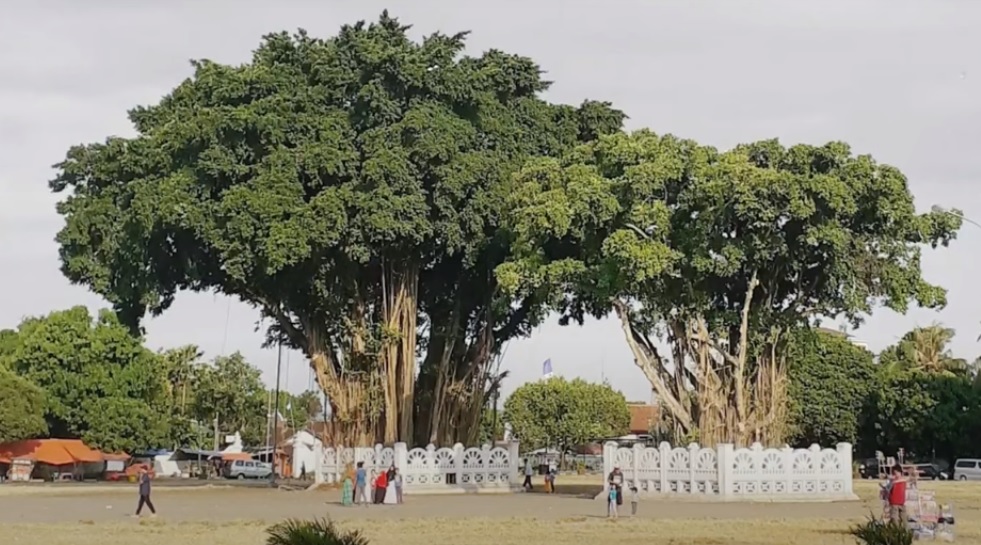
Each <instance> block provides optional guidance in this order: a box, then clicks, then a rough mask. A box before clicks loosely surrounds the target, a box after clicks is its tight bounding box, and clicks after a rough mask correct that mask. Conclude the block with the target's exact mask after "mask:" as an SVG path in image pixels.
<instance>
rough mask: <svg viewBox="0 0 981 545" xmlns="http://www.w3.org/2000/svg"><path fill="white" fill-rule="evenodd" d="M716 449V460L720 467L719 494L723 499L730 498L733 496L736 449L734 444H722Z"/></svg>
mask: <svg viewBox="0 0 981 545" xmlns="http://www.w3.org/2000/svg"><path fill="white" fill-rule="evenodd" d="M715 448H716V451H717V452H716V458H715V459H716V462H717V463H718V466H719V494H720V495H721V496H722V497H723V498H729V497H731V496H732V484H733V483H732V468H733V464H734V463H735V451H736V449H735V447H733V445H732V443H720V444H718V445H716V447H715Z"/></svg>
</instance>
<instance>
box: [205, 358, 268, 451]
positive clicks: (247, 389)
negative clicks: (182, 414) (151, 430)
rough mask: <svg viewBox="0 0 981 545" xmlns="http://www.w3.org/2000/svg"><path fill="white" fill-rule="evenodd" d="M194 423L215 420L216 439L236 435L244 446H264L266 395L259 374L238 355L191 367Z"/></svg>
mask: <svg viewBox="0 0 981 545" xmlns="http://www.w3.org/2000/svg"><path fill="white" fill-rule="evenodd" d="M193 373H194V385H195V395H194V405H193V408H192V411H193V414H194V416H195V419H196V420H197V421H199V422H201V423H213V422H215V421H216V420H217V422H218V430H219V435H218V437H219V438H220V437H221V435H223V434H224V433H227V434H232V433H235V432H239V433H241V435H242V440H243V441H244V442H245V443H247V444H253V445H257V444H263V445H264V444H265V443H266V437H265V434H266V429H265V426H266V422H267V414H268V413H267V408H268V406H267V402H268V392H267V391H266V388H265V387H264V385H263V384H262V374H261V372H260V371H259V370H258V369H257V368H256V367H255V366H253V365H252V364H250V363H249V362H248V361H246V359H245V358H244V357H243V356H242V355H241V354H240V353H238V352H235V353H234V354H231V355H229V356H219V357H217V358H215V360H214V362H212V363H210V364H202V365H197V366H195V367H194V371H193Z"/></svg>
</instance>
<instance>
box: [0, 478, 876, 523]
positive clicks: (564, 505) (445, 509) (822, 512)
mask: <svg viewBox="0 0 981 545" xmlns="http://www.w3.org/2000/svg"><path fill="white" fill-rule="evenodd" d="M153 499H154V503H155V504H156V507H157V510H158V511H159V513H160V515H161V517H162V518H164V519H166V520H167V521H174V522H191V521H208V522H214V523H218V522H229V521H236V520H254V521H266V522H276V521H280V520H283V519H286V518H313V517H323V516H329V517H331V518H334V519H337V520H347V519H378V518H392V517H398V518H426V517H438V518H443V519H454V518H466V517H488V518H513V517H527V516H533V517H536V518H539V519H544V520H556V519H565V518H570V517H604V516H605V515H606V511H605V505H604V503H603V502H602V501H597V500H592V499H584V498H582V497H578V496H574V495H555V496H545V495H543V494H477V495H440V496H414V497H407V498H406V503H404V504H403V505H399V506H394V505H382V506H371V507H368V508H350V507H343V506H341V505H340V501H339V500H340V498H339V495H338V494H337V493H336V492H334V491H331V492H307V491H294V492H286V491H279V490H270V489H255V488H216V489H210V490H208V489H197V490H195V489H184V488H182V489H167V488H163V487H158V488H157V489H156V490H155V491H154V496H153ZM135 507H136V493H135V491H130V490H127V491H119V492H116V491H111V492H110V491H105V492H98V493H91V494H85V495H80V494H77V493H70V492H66V493H62V494H29V495H22V496H20V495H17V496H9V497H3V496H0V524H3V523H11V522H19V523H66V522H79V521H87V522H112V521H119V520H120V519H125V518H126V517H128V516H129V515H131V514H132V513H133V510H134V509H135ZM627 509H629V506H627ZM867 512H868V508H867V507H865V506H864V504H863V503H862V502H848V503H817V504H809V503H791V504H772V503H770V504H746V503H691V502H677V501H675V502H669V501H657V500H649V501H645V502H644V504H643V506H642V509H641V511H640V513H639V516H640V517H642V518H659V519H663V518H686V519H690V518H725V519H755V520H761V519H800V518H822V519H844V520H847V519H854V518H856V517H861V516H862V515H863V514H865V513H867Z"/></svg>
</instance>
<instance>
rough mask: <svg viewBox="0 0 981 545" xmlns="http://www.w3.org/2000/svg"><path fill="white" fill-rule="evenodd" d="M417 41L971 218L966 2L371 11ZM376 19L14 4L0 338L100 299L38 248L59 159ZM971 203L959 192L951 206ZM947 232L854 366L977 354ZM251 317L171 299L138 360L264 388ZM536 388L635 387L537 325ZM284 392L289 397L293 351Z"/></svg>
mask: <svg viewBox="0 0 981 545" xmlns="http://www.w3.org/2000/svg"><path fill="white" fill-rule="evenodd" d="M387 5H392V6H399V7H398V8H397V9H394V10H393V11H392V13H393V15H396V16H398V17H400V18H401V19H402V20H403V22H406V23H411V24H413V25H415V27H414V32H415V33H416V35H418V36H421V35H423V34H428V33H430V32H432V31H436V30H441V31H444V32H448V33H450V32H455V31H459V30H472V31H473V34H472V35H471V38H470V41H469V44H470V51H471V52H474V53H479V52H480V51H483V50H485V49H488V48H491V47H494V48H499V49H504V50H506V51H509V52H513V53H520V54H523V55H528V56H531V57H533V58H534V59H535V60H537V61H538V62H539V63H540V64H541V65H542V67H543V68H544V69H545V70H547V72H548V74H547V77H548V78H549V79H551V80H554V81H555V85H554V86H553V88H552V90H551V91H550V92H549V96H548V98H549V99H550V100H553V101H558V102H568V103H579V102H580V101H582V100H583V99H585V98H587V97H588V98H592V99H603V100H610V101H612V102H614V103H615V105H616V106H618V107H620V108H622V109H624V110H626V112H627V113H628V114H629V115H630V118H631V119H630V121H629V126H630V128H640V127H650V128H652V129H653V130H655V131H657V132H659V133H663V132H671V133H675V134H678V135H682V136H685V137H690V138H694V139H696V140H699V141H701V142H703V143H707V144H712V145H715V146H718V147H721V148H726V147H730V146H732V145H734V144H736V143H738V142H742V141H749V140H757V139H763V138H771V137H779V138H780V139H781V140H782V141H783V142H784V143H794V142H807V143H823V142H825V141H827V140H832V139H834V140H845V141H847V142H849V143H850V144H851V145H852V146H853V149H854V150H855V151H856V152H861V153H871V154H873V155H874V156H875V157H876V158H877V159H878V160H880V161H882V162H887V163H891V164H893V165H896V166H898V167H899V168H901V169H902V170H903V171H904V172H905V173H906V174H907V176H908V177H909V179H910V183H911V187H912V190H913V192H914V193H915V194H916V197H917V200H918V204H919V206H920V207H921V208H923V209H928V208H929V207H930V206H931V205H932V204H939V205H941V206H945V207H946V206H956V207H958V208H961V209H962V210H964V211H965V213H966V215H968V216H969V217H970V216H973V217H976V218H978V219H981V196H979V195H981V186H979V185H978V184H979V179H981V57H979V55H978V53H979V52H981V32H978V29H979V28H981V2H978V1H969V0H963V1H953V0H950V1H941V0H931V1H927V0H923V1H919V2H906V1H899V0H890V1H860V0H850V1H847V2H845V1H820V2H818V1H814V2H804V1H794V0H768V1H752V0H744V1H739V2H735V1H727V2H722V1H715V2H691V1H677V2H672V1H666V0H659V1H654V0H647V1H628V0H618V1H609V0H607V1H595V0H593V1H586V0H579V1H576V0H565V1H551V0H535V1H529V0H524V1H520V2H518V1H513V0H496V1H494V2H489V1H487V2H477V1H470V0H455V1H449V0H440V1H435V0H415V1H413V2H388V3H387ZM385 7H386V3H385V2H378V1H367V0H346V1H342V0H318V1H313V0H310V1H301V0H292V1H291V0H280V1H279V2H268V1H258V0H255V1H249V0H236V1H231V0H208V1H200V0H199V1H194V2H192V1H182V0H169V1H167V2H150V1H142V2H136V1H122V0H117V1H112V0H102V1H99V0H87V1H85V2H79V1H77V0H75V1H69V0H35V1H33V2H7V5H6V6H4V7H2V8H0V328H5V327H15V326H16V325H17V323H18V322H19V321H20V319H21V318H22V317H24V316H27V315H37V314H44V313H47V312H49V311H51V310H55V309H62V308H67V307H70V306H72V305H77V304H85V305H88V306H90V307H91V308H93V309H96V308H98V307H100V306H103V305H104V304H105V302H104V301H102V300H101V299H100V298H99V297H97V296H94V295H92V294H91V293H89V292H88V291H87V290H86V289H84V288H80V287H74V286H71V285H70V284H69V283H68V282H67V281H66V280H65V279H64V278H63V277H62V276H61V273H60V272H59V270H58V258H57V247H56V245H55V244H54V242H53V241H52V239H53V237H54V235H55V233H56V231H57V230H58V229H59V227H60V225H61V220H60V218H59V216H58V215H57V214H56V213H55V210H54V203H55V200H56V199H55V196H53V195H51V194H49V192H48V190H47V181H48V180H49V179H50V178H51V177H52V169H51V165H52V164H54V163H55V162H57V161H59V160H61V159H62V158H63V156H64V153H65V151H66V150H67V149H68V147H69V146H71V145H73V144H77V143H88V142H92V141H98V140H102V139H103V138H105V137H106V136H108V135H113V134H114V135H129V134H132V131H131V128H130V127H129V125H128V123H127V121H126V117H125V115H126V110H127V109H129V108H131V107H132V106H134V105H138V104H148V103H153V102H156V101H157V100H159V98H160V97H161V96H162V95H163V94H164V93H166V92H168V91H169V90H170V89H172V88H173V87H174V86H175V85H177V84H178V83H179V82H180V81H181V80H182V79H184V78H185V77H187V76H188V75H190V73H191V69H190V66H189V64H188V60H189V59H191V58H210V59H213V60H216V61H219V62H224V63H240V62H243V61H246V60H247V59H248V58H249V55H250V52H251V50H252V49H254V48H255V47H256V46H257V45H258V43H259V39H260V36H261V35H262V34H265V33H268V32H273V31H280V30H295V29H297V28H300V27H302V28H305V29H307V30H308V31H310V33H311V34H314V35H320V36H328V35H331V34H334V33H335V32H336V30H337V29H338V27H339V26H340V25H341V24H344V23H351V22H355V21H357V20H359V19H376V18H377V16H378V15H379V14H380V12H381V10H382V9H384V8H385ZM972 187H973V189H972ZM979 244H981V228H979V227H976V226H973V225H970V224H965V226H964V229H963V230H962V232H961V236H960V239H959V240H958V241H957V242H956V243H955V246H953V247H952V248H951V249H948V250H942V251H936V252H930V253H929V254H928V255H927V256H926V258H925V264H924V268H925V272H926V275H927V277H928V279H929V280H931V281H933V282H937V283H940V284H941V285H943V286H945V287H947V288H948V289H949V290H950V304H949V306H948V307H947V308H946V309H945V310H944V311H942V312H940V313H935V312H928V311H915V312H911V313H910V314H908V315H907V316H897V315H895V314H892V313H890V312H888V311H879V312H876V313H875V315H874V316H872V317H871V318H870V319H869V321H868V324H867V325H866V326H864V327H863V328H862V329H861V330H860V331H858V332H857V336H858V337H859V338H861V339H863V340H865V341H867V342H868V343H869V344H870V346H871V347H872V348H873V349H874V350H878V349H881V348H882V347H884V346H886V345H888V344H891V343H893V342H894V341H895V340H896V338H897V337H898V336H901V335H902V334H903V333H904V332H905V331H907V330H908V329H910V328H912V327H914V326H916V325H928V324H930V323H932V322H934V321H940V322H943V323H944V324H945V325H947V326H950V327H954V328H956V329H957V330H958V332H959V336H958V338H957V339H956V341H955V343H954V348H955V350H956V351H957V352H958V353H960V355H962V356H964V357H968V358H973V357H975V356H976V355H978V354H981V346H979V345H978V344H977V343H976V342H975V339H976V338H977V336H978V334H979V333H981V325H979V320H981V295H979V290H978V287H977V280H976V278H977V275H978V272H977V254H978V251H977V250H978V247H979ZM257 317H258V316H257V313H256V312H255V311H253V310H251V309H250V308H248V307H246V306H244V305H242V304H240V303H238V302H231V301H229V300H227V299H223V298H220V297H214V296H212V295H207V294H197V295H195V294H184V295H182V296H180V297H179V298H178V299H177V302H176V303H175V305H174V306H173V308H172V309H171V310H170V311H169V312H168V313H167V314H165V315H164V316H163V317H161V318H159V319H155V320H151V321H149V322H148V323H147V328H148V336H149V339H148V340H149V344H150V345H151V346H152V347H154V348H157V347H161V346H176V345H180V344H187V343H194V344H198V345H199V346H201V347H202V348H203V349H204V350H205V351H206V353H207V354H208V355H209V356H214V355H218V354H221V353H229V352H232V351H235V350H239V351H241V352H243V353H244V354H246V356H247V357H248V358H249V359H251V360H252V361H253V362H255V363H256V364H257V365H259V366H260V367H261V368H262V370H263V372H264V376H265V378H266V379H267V380H268V381H271V380H272V378H273V376H274V372H275V361H276V355H275V353H274V352H273V351H269V350H262V349H261V346H260V344H261V335H260V334H259V333H256V332H255V331H254V330H255V321H256V319H257ZM546 358H551V359H552V362H553V367H554V370H555V372H556V373H557V374H562V375H565V376H567V377H573V376H580V377H583V378H586V379H589V380H599V379H600V378H601V376H604V375H605V377H606V378H607V379H608V380H610V381H611V382H612V384H613V385H614V386H615V387H617V388H619V389H621V390H622V391H623V392H624V393H626V394H627V396H628V398H631V399H647V398H649V397H650V395H649V386H648V385H647V382H646V381H645V379H644V377H643V375H642V374H641V373H640V371H639V370H637V368H636V367H634V364H633V360H632V358H631V356H630V352H629V350H628V349H627V348H626V346H625V343H624V341H623V338H622V334H621V332H620V330H619V328H618V326H617V324H615V323H613V322H610V321H602V322H591V323H589V324H587V325H586V326H584V327H583V328H579V327H575V326H570V327H565V328H563V327H560V326H558V325H557V324H555V323H549V324H548V325H545V326H543V327H542V328H540V330H539V331H537V332H536V333H535V334H534V335H533V336H532V337H531V338H530V339H526V340H522V341H516V342H512V343H511V344H510V345H509V346H508V348H507V353H506V357H505V359H504V364H503V366H504V367H505V368H506V369H508V370H510V371H511V378H510V379H509V382H508V383H507V385H506V391H511V390H513V389H514V388H515V387H517V386H518V385H520V384H521V383H522V382H524V381H527V380H532V379H535V378H537V377H538V376H539V375H540V373H541V364H542V361H543V360H545V359H546ZM287 383H288V385H289V387H290V388H291V389H294V390H301V389H304V388H306V387H307V386H308V384H310V377H309V372H308V369H307V367H306V364H305V362H304V361H303V359H302V357H301V356H300V355H299V354H292V355H291V356H290V358H289V370H288V382H287Z"/></svg>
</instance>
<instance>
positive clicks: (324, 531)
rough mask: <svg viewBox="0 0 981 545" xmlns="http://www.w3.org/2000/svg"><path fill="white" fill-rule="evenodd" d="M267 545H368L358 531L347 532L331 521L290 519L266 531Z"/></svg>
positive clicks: (366, 540) (366, 539)
mask: <svg viewBox="0 0 981 545" xmlns="http://www.w3.org/2000/svg"><path fill="white" fill-rule="evenodd" d="M266 534H268V536H269V537H267V538H266V545H368V538H366V537H364V536H363V535H361V532H359V531H357V530H351V531H345V530H342V529H340V528H338V527H337V526H336V525H335V524H334V521H332V520H329V519H318V520H296V519H290V520H287V521H285V522H280V523H279V524H276V525H274V526H271V527H270V528H269V529H268V530H266Z"/></svg>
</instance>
